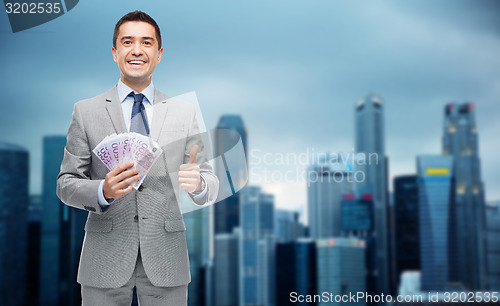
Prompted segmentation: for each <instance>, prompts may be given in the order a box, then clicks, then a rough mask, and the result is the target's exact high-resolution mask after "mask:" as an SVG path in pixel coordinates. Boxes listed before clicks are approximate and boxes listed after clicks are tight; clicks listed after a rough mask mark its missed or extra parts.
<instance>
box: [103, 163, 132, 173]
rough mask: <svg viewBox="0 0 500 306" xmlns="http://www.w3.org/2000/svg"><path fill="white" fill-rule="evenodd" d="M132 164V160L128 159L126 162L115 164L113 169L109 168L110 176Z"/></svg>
mask: <svg viewBox="0 0 500 306" xmlns="http://www.w3.org/2000/svg"><path fill="white" fill-rule="evenodd" d="M133 165H134V161H133V160H131V161H128V162H126V163H123V164H120V165H118V166H116V168H114V169H113V170H111V171H110V172H109V173H110V174H112V176H116V175H117V174H118V173H120V172H122V171H123V170H125V169H127V168H130V167H132V166H133Z"/></svg>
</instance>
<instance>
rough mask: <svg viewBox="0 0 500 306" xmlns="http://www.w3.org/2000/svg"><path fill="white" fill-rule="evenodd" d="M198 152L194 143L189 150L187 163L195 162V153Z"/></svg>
mask: <svg viewBox="0 0 500 306" xmlns="http://www.w3.org/2000/svg"><path fill="white" fill-rule="evenodd" d="M197 153H198V145H194V146H193V147H192V148H191V151H190V152H189V163H190V164H196V154H197Z"/></svg>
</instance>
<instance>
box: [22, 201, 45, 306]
mask: <svg viewBox="0 0 500 306" xmlns="http://www.w3.org/2000/svg"><path fill="white" fill-rule="evenodd" d="M41 221H42V196H41V195H32V196H30V205H29V207H28V251H27V252H28V258H27V260H28V261H27V264H26V266H27V270H28V273H27V275H26V277H27V280H26V299H27V304H28V305H33V306H36V305H38V299H39V292H38V289H39V287H40V236H41V231H40V230H41V226H42V224H41Z"/></svg>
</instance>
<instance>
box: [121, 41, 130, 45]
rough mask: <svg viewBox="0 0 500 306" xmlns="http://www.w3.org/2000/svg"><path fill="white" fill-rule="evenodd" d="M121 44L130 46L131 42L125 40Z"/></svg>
mask: <svg viewBox="0 0 500 306" xmlns="http://www.w3.org/2000/svg"><path fill="white" fill-rule="evenodd" d="M123 44H124V45H131V44H132V42H131V41H130V40H125V41H124V42H123Z"/></svg>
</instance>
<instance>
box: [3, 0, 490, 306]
mask: <svg viewBox="0 0 500 306" xmlns="http://www.w3.org/2000/svg"><path fill="white" fill-rule="evenodd" d="M136 9H139V10H143V11H145V12H147V13H148V14H150V15H151V16H152V17H153V18H154V19H155V20H156V21H157V22H158V24H159V26H160V28H161V31H162V38H163V46H164V54H163V58H162V62H161V63H160V64H159V65H158V66H157V68H156V71H155V73H154V76H153V83H154V85H155V86H156V87H158V88H159V89H160V90H162V91H163V92H165V93H167V94H168V95H170V96H176V95H180V94H183V93H186V92H190V91H196V94H197V97H198V101H199V103H200V107H201V111H202V113H203V117H204V122H205V124H206V128H207V129H213V128H224V129H233V130H235V131H237V132H238V133H239V134H240V136H241V138H242V140H243V145H244V147H245V151H246V154H247V155H246V156H247V163H248V171H249V174H250V176H249V182H248V184H247V186H246V187H245V188H243V189H241V190H240V191H239V192H235V194H234V195H233V196H231V197H229V198H227V199H224V200H222V201H220V202H219V203H217V204H215V205H213V206H211V207H209V208H204V209H201V210H197V211H194V212H190V213H187V214H185V215H184V220H185V223H186V227H187V231H186V235H187V240H188V247H189V253H190V263H191V274H192V282H191V284H190V286H189V305H207V306H208V305H217V306H219V305H220V306H230V305H289V304H300V303H299V302H298V301H299V298H298V297H299V295H300V296H302V298H303V299H304V300H305V298H306V295H315V294H321V293H322V292H331V293H333V294H339V295H342V294H349V292H366V293H367V294H371V295H373V296H375V295H381V294H382V293H383V294H384V295H388V294H391V295H393V297H394V299H393V302H394V303H397V301H396V298H397V294H402V295H404V294H406V295H413V294H419V293H422V292H423V293H424V295H425V294H428V293H429V292H441V293H443V292H450V291H458V292H460V291H467V292H485V291H489V292H492V291H500V236H499V235H500V225H499V224H500V208H499V205H500V188H499V185H500V176H499V175H498V171H499V169H500V160H499V159H498V149H499V148H500V138H499V137H498V133H499V131H500V121H499V120H498V118H499V115H500V103H499V100H500V57H499V56H498V54H500V3H498V1H488V0H481V1H451V0H446V1H439V2H437V1H404V2H403V1H389V0H386V1H356V2H348V1H335V0H327V1H320V0H315V1H305V0H300V1H298V0H295V1H281V0H272V1H269V0H268V1H260V0H257V1H251V2H246V3H240V2H235V1H219V0H214V1H198V0H193V1H188V2H180V1H179V2H177V3H172V2H160V1H156V2H154V1H144V2H141V4H137V1H119V2H118V1H108V2H105V3H104V2H102V1H99V2H98V1H90V0H89V1H81V2H79V3H78V5H76V7H74V8H73V9H72V10H71V11H68V12H67V13H66V14H64V15H62V16H60V17H58V18H56V19H54V20H52V21H50V22H47V23H45V24H42V25H40V26H37V27H34V28H32V29H28V30H25V31H22V32H18V33H12V30H11V27H10V24H9V19H8V17H7V14H6V13H4V12H2V13H0V36H1V41H2V50H1V55H2V57H1V58H2V69H1V70H0V74H1V80H2V84H1V89H2V98H1V106H2V111H1V112H0V131H2V132H1V136H0V305H80V303H81V300H80V286H79V284H77V283H76V271H77V267H78V261H79V255H80V250H81V244H82V241H83V235H84V225H85V221H86V217H87V212H86V211H79V210H77V209H73V208H70V207H68V206H66V205H64V204H62V203H61V202H60V201H59V199H58V198H57V196H56V194H55V186H56V177H57V174H58V172H59V167H60V163H61V160H62V155H63V148H64V146H65V143H66V132H67V129H68V126H69V122H70V120H71V113H72V108H73V104H74V103H75V102H77V101H78V100H81V99H86V98H90V97H93V96H96V95H98V94H100V93H102V92H104V91H106V90H108V89H109V88H111V87H112V86H114V84H116V82H118V79H119V70H118V67H117V65H116V63H114V62H113V59H112V55H111V47H112V36H113V29H114V25H115V23H116V22H117V21H118V19H119V18H120V17H121V16H123V15H124V14H126V13H128V12H129V11H133V10H136ZM217 171H220V169H217ZM233 190H235V191H236V189H234V188H233ZM291 292H296V293H297V295H296V297H297V300H296V301H297V302H295V303H294V301H293V298H292V295H291ZM481 296H483V295H481ZM459 300H460V299H459ZM304 304H306V303H304ZM307 304H308V305H309V304H315V303H307ZM317 304H318V305H321V304H324V303H322V302H319V301H318V303H317ZM329 304H335V303H329ZM342 304H345V303H342ZM357 304H360V305H365V304H383V303H382V302H378V303H377V301H376V298H375V299H374V301H372V302H371V301H363V302H360V303H357ZM407 304H408V303H407ZM413 304H426V302H425V298H424V301H423V302H413ZM435 304H436V303H433V305H435Z"/></svg>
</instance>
